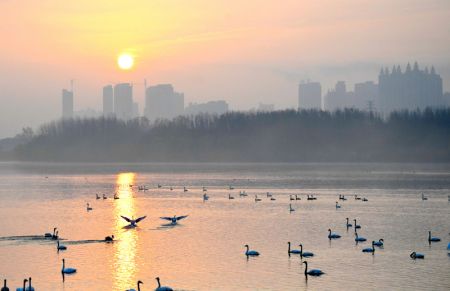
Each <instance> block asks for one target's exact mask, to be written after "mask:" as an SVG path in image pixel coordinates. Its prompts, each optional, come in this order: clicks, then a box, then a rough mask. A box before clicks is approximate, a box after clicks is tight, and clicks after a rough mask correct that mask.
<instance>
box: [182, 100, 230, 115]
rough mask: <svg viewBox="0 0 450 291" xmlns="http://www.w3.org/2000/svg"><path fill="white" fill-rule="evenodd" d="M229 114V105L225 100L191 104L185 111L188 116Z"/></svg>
mask: <svg viewBox="0 0 450 291" xmlns="http://www.w3.org/2000/svg"><path fill="white" fill-rule="evenodd" d="M227 112H228V103H227V102H226V101H223V100H218V101H209V102H206V103H189V105H188V106H187V107H186V109H185V113H186V114H193V115H195V114H199V113H209V114H218V115H220V114H224V113H227Z"/></svg>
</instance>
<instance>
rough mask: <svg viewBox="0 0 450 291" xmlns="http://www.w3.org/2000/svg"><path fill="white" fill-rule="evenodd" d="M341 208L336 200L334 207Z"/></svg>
mask: <svg viewBox="0 0 450 291" xmlns="http://www.w3.org/2000/svg"><path fill="white" fill-rule="evenodd" d="M339 208H341V205H339V204H338V202H337V201H336V209H339Z"/></svg>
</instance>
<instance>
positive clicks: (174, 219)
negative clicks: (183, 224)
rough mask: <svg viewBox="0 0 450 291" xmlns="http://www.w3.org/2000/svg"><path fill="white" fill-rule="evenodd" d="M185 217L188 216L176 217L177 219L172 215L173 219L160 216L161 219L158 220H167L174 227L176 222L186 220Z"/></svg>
mask: <svg viewBox="0 0 450 291" xmlns="http://www.w3.org/2000/svg"><path fill="white" fill-rule="evenodd" d="M186 217H188V215H182V216H178V217H177V216H176V215H174V216H173V217H168V216H162V217H160V218H161V219H165V220H168V221H170V223H171V224H172V225H175V224H177V223H178V220H181V219H184V218H186Z"/></svg>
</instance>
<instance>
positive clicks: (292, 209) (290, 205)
mask: <svg viewBox="0 0 450 291" xmlns="http://www.w3.org/2000/svg"><path fill="white" fill-rule="evenodd" d="M292 211H295V209H294V208H292V204H289V212H292Z"/></svg>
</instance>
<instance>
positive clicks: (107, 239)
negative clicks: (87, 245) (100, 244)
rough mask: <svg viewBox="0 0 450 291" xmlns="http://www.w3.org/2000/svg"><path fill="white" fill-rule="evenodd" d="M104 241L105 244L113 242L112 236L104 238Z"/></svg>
mask: <svg viewBox="0 0 450 291" xmlns="http://www.w3.org/2000/svg"><path fill="white" fill-rule="evenodd" d="M105 241H106V242H113V241H114V234H112V235H111V236H107V237H105Z"/></svg>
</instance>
